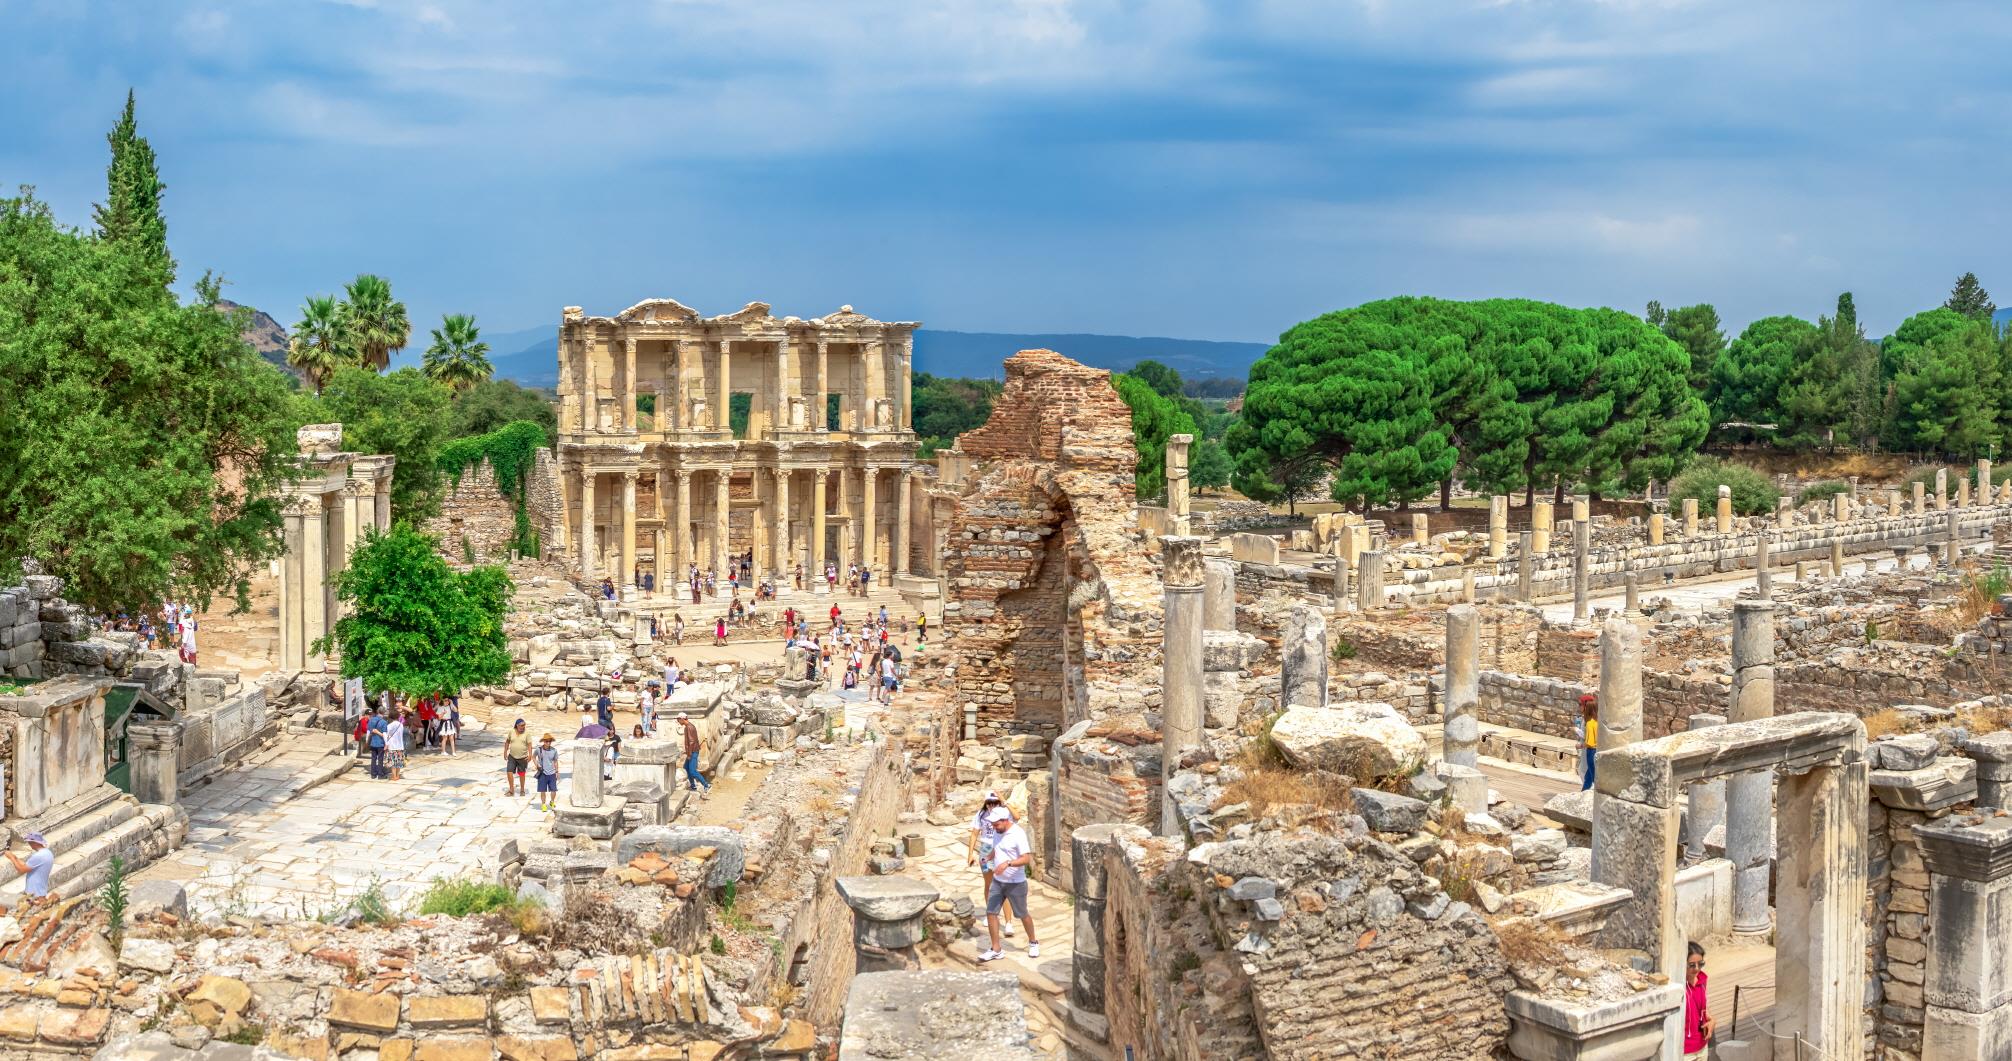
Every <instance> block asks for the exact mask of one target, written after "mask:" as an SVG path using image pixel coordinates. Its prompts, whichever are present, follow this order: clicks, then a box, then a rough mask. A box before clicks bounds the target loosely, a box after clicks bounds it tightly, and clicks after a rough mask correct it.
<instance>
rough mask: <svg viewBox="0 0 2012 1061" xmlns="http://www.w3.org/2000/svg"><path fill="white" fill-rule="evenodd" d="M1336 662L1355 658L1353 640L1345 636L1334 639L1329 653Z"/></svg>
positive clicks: (1344, 661)
mask: <svg viewBox="0 0 2012 1061" xmlns="http://www.w3.org/2000/svg"><path fill="white" fill-rule="evenodd" d="M1330 655H1332V656H1333V657H1334V661H1335V662H1336V663H1346V662H1348V661H1349V660H1352V659H1354V658H1355V642H1353V641H1350V640H1349V639H1348V638H1345V637H1337V638H1335V639H1334V651H1333V652H1332V653H1330Z"/></svg>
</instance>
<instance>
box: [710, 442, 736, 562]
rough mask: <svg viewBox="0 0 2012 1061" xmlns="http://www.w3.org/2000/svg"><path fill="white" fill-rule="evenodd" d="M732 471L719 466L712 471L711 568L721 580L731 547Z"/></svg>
mask: <svg viewBox="0 0 2012 1061" xmlns="http://www.w3.org/2000/svg"><path fill="white" fill-rule="evenodd" d="M732 476H733V471H732V469H729V468H720V469H718V470H716V471H714V472H713V568H714V570H717V571H718V572H719V578H720V580H721V581H722V582H724V581H725V580H726V577H727V554H728V551H729V549H730V548H731V539H730V537H729V532H730V531H731V530H732V525H731V521H732V518H733V497H732V494H731V492H730V488H731V487H732V485H733V478H732Z"/></svg>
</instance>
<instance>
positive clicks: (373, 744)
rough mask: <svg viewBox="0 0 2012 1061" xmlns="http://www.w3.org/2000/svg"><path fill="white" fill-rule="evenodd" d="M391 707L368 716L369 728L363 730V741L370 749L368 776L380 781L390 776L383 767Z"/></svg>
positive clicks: (387, 742) (388, 744)
mask: <svg viewBox="0 0 2012 1061" xmlns="http://www.w3.org/2000/svg"><path fill="white" fill-rule="evenodd" d="M390 715H391V709H390V708H385V709H383V713H382V714H377V715H372V716H370V725H369V728H368V729H367V730H366V731H365V734H364V738H363V743H364V745H365V746H367V747H368V748H369V749H370V776H371V777H373V778H376V779H377V780H380V781H382V780H383V779H385V778H387V777H389V776H391V773H390V771H388V770H386V769H385V766H384V762H385V759H384V756H385V751H386V750H387V749H388V748H390V746H391V745H390V742H389V741H387V740H386V739H385V731H386V730H388V729H390V728H391V719H390Z"/></svg>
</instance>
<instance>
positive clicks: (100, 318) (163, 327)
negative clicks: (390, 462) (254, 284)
mask: <svg viewBox="0 0 2012 1061" xmlns="http://www.w3.org/2000/svg"><path fill="white" fill-rule="evenodd" d="M151 253H152V252H151V250H150V249H149V247H148V244H147V242H146V241H145V240H117V241H110V240H101V239H95V238H92V237H89V236H85V235H83V234H80V233H78V232H77V231H75V230H73V229H68V228H63V227H60V226H58V225H57V224H56V221H55V219H54V217H53V216H52V215H51V213H50V211H49V208H48V207H47V206H45V205H44V204H42V203H40V202H38V201H36V200H35V199H34V198H32V197H30V196H27V195H23V196H22V197H20V198H14V199H0V455H4V456H0V557H8V558H13V557H20V556H32V557H36V558H38V559H40V560H41V561H42V562H43V564H44V565H46V567H47V569H48V571H49V573H50V574H54V575H59V576H61V577H63V578H64V579H65V580H66V583H67V585H66V588H65V590H64V594H63V595H64V596H65V597H66V598H68V599H70V600H72V601H74V602H77V603H80V604H83V605H84V606H86V607H88V608H90V609H91V610H93V611H96V612H100V613H112V612H117V611H120V610H125V609H135V610H136V609H139V608H142V607H155V606H158V604H159V602H160V601H161V600H163V599H166V598H174V599H181V600H193V601H195V602H196V604H197V605H198V606H199V607H208V606H209V602H210V600H211V598H212V596H213V595H215V594H217V593H220V592H230V593H232V594H233V595H235V596H236V597H237V599H238V600H239V601H240V602H242V601H244V600H245V599H246V597H245V593H244V590H245V586H246V582H245V579H246V575H247V574H248V572H249V571H250V570H251V569H252V568H253V567H254V566H255V565H257V564H259V563H263V562H264V561H266V560H268V559H271V558H273V557H276V556H278V555H280V553H281V543H280V533H279V531H280V505H279V501H278V498H277V496H276V495H277V493H278V492H279V490H280V488H281V486H282V485H283V484H284V483H285V482H286V481H287V480H289V479H291V478H293V477H295V476H296V475H298V472H297V471H296V470H295V468H294V455H295V444H294V428H295V427H296V426H298V425H297V424H296V423H294V422H293V421H292V419H291V417H290V415H289V412H288V409H289V401H290V399H289V397H288V395H289V393H290V386H289V382H288V380H287V377H286V376H285V374H284V373H281V372H277V371H274V370H273V368H272V366H271V365H269V364H267V363H266V362H265V361H263V360H262V359H261V358H260V357H259V356H258V354H257V353H255V352H254V351H253V350H252V349H251V347H250V346H248V345H247V344H246V343H245V342H244V340H242V339H241V338H239V333H240V332H242V331H243V330H244V329H245V328H246V327H248V326H249V323H250V316H251V311H249V310H244V309H238V310H232V311H228V312H227V311H225V310H224V309H222V308H220V307H219V306H218V304H217V303H218V299H219V295H220V287H221V282H220V281H218V280H216V279H215V278H213V277H210V276H207V275H206V276H204V277H203V278H202V279H200V280H199V281H197V283H196V285H195V298H194V299H193V300H192V301H190V302H188V303H186V304H184V303H182V302H180V301H179V300H178V299H177V298H176V297H175V296H174V294H173V293H172V292H171V291H169V290H168V289H167V287H165V286H164V285H163V283H162V271H161V266H160V264H159V263H158V262H156V261H154V260H153V259H152V257H151Z"/></svg>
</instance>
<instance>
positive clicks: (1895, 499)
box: [1886, 490, 1900, 516]
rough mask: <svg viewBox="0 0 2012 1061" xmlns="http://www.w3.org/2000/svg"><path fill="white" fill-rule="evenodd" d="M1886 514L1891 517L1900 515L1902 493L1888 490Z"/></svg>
mask: <svg viewBox="0 0 2012 1061" xmlns="http://www.w3.org/2000/svg"><path fill="white" fill-rule="evenodd" d="M1886 514H1887V515H1889V516H1898V515H1900V491H1898V490H1888V491H1887V492H1886Z"/></svg>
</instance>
